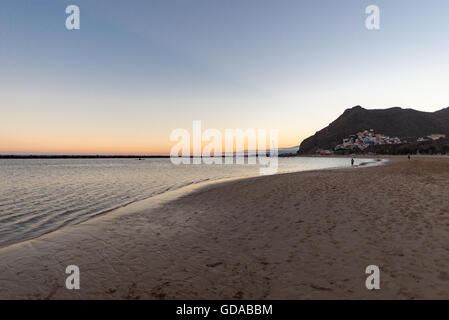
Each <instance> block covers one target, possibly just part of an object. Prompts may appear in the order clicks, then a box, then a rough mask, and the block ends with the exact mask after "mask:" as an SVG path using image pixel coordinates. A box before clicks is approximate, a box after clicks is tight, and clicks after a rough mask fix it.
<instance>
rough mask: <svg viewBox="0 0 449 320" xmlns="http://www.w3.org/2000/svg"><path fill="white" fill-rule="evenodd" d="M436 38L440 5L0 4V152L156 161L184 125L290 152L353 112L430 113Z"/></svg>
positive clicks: (443, 0)
mask: <svg viewBox="0 0 449 320" xmlns="http://www.w3.org/2000/svg"><path fill="white" fill-rule="evenodd" d="M71 4H75V5H78V6H79V8H80V11H81V29H80V30H73V31H68V30H67V29H66V28H65V19H66V16H67V15H66V14H65V8H66V6H68V5H71ZM371 4H376V5H378V6H379V7H380V10H381V11H380V12H381V29H380V30H378V31H369V30H367V29H366V28H365V18H366V14H365V8H366V6H368V5H371ZM448 34H449V1H447V0H435V1H432V2H428V1H418V0H416V1H411V0H396V1H386V0H376V1H362V0H341V1H335V0H333V1H332V0H327V1H324V0H318V1H317V0H314V1H312V0H309V1H299V0H291V1H290V0H288V1H287V0H280V1H265V0H226V1H225V0H219V1H218V0H214V1H206V0H202V1H197V0H177V1H173V0H160V1H159V0H158V1H154V0H150V1H130V0H128V1H106V0H95V1H86V0H71V1H65V0H59V1H54V0H53V1H50V0H38V1H25V0H2V1H1V3H0V112H1V117H0V153H1V154H13V153H14V154H16V153H17V154H19V153H20V154H21V153H35V154H42V153H45V154H58V153H63V154H168V153H169V150H170V147H171V146H172V145H173V143H172V142H170V141H169V136H170V133H171V132H172V130H174V129H176V128H185V129H188V130H191V128H192V121H193V120H201V121H202V123H203V126H204V128H217V129H220V130H224V129H225V128H240V129H243V130H245V129H247V128H266V129H270V128H274V129H279V138H280V141H279V145H280V147H289V146H293V145H298V144H299V142H300V141H301V140H302V139H304V138H306V137H308V136H309V135H311V134H313V133H315V131H317V130H319V129H321V128H322V127H324V126H326V125H328V124H329V123H330V122H331V121H333V120H334V119H335V118H336V117H338V116H339V115H340V114H341V113H342V112H343V111H344V109H346V108H349V107H352V106H355V105H362V106H364V107H366V108H387V107H393V106H401V107H407V108H415V109H418V110H422V111H435V110H438V109H441V108H444V107H447V106H449V90H448V82H447V79H448V74H449V54H448V53H449V41H448V37H447V35H448Z"/></svg>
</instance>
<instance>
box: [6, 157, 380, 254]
mask: <svg viewBox="0 0 449 320" xmlns="http://www.w3.org/2000/svg"><path fill="white" fill-rule="evenodd" d="M317 158H320V157H317ZM328 158H333V157H328ZM335 158H341V157H339V156H336V157H335ZM354 158H357V157H354ZM358 159H365V160H367V162H363V163H360V164H358V165H355V166H354V167H349V168H346V167H328V168H323V169H310V170H303V171H286V172H279V173H275V174H270V175H279V174H289V173H295V172H307V171H319V170H341V169H356V168H358V167H361V166H365V165H368V166H373V165H382V164H383V163H384V162H385V161H388V160H387V159H380V158H366V157H358ZM259 176H260V175H246V176H237V177H228V178H220V179H215V180H210V179H206V180H204V181H200V182H194V183H190V184H187V185H184V186H181V187H178V188H175V189H171V188H169V189H167V190H166V191H163V192H161V193H158V194H153V195H150V196H148V197H147V198H144V199H140V200H135V201H132V202H128V203H123V204H118V205H116V206H115V207H113V208H110V209H106V210H103V211H99V212H96V213H93V214H92V215H91V216H90V217H89V218H88V219H87V220H85V221H82V222H79V223H76V224H72V225H68V226H64V227H62V228H60V229H56V230H50V231H48V232H46V233H43V234H41V235H39V236H37V237H34V238H29V239H24V240H22V241H19V242H14V243H10V244H6V245H1V246H0V250H1V249H4V248H8V247H10V246H14V245H20V244H22V243H25V242H27V241H32V240H35V239H39V238H41V237H44V236H48V235H51V234H53V233H57V232H61V231H63V230H64V229H65V228H70V227H72V228H73V227H77V226H79V225H82V224H83V223H87V222H90V221H93V220H96V219H101V218H103V217H105V216H110V215H112V216H113V215H115V214H116V211H118V214H132V213H134V212H136V211H142V210H150V209H154V208H155V207H157V206H160V205H162V204H163V203H167V202H169V201H173V200H176V199H177V198H179V197H181V196H183V195H187V194H189V193H192V192H195V191H198V190H200V189H202V188H207V187H210V186H213V185H214V184H222V183H226V182H229V181H238V180H244V179H252V178H257V177H259Z"/></svg>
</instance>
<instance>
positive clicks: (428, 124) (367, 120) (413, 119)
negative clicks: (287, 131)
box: [299, 106, 449, 154]
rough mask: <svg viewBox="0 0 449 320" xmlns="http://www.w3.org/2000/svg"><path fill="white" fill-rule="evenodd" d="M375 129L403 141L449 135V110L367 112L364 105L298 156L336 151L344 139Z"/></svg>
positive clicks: (322, 132)
mask: <svg viewBox="0 0 449 320" xmlns="http://www.w3.org/2000/svg"><path fill="white" fill-rule="evenodd" d="M367 129H374V131H375V132H377V133H382V134H385V135H388V136H397V137H400V138H407V137H423V136H427V135H430V134H433V133H441V134H446V135H447V136H449V107H448V108H445V109H442V110H439V111H436V112H422V111H417V110H413V109H402V108H399V107H395V108H390V109H373V110H367V109H364V108H362V107H361V106H356V107H353V108H350V109H347V110H346V111H345V112H344V113H343V114H342V115H341V116H340V117H338V118H337V119H336V120H335V121H334V122H332V123H331V124H329V125H328V126H327V127H326V128H324V129H322V130H320V131H318V132H317V133H315V134H314V135H313V136H311V137H309V138H307V139H305V140H304V141H303V142H302V143H301V145H300V148H299V153H302V154H308V153H314V152H315V151H316V150H317V149H330V150H331V149H333V148H334V147H335V146H336V145H337V144H339V143H341V141H342V139H343V138H347V137H348V136H349V135H351V134H355V133H357V132H360V131H363V130H367Z"/></svg>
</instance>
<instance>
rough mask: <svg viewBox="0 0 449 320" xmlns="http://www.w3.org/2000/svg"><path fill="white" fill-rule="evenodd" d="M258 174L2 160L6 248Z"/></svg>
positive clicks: (325, 163) (305, 165)
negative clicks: (176, 193)
mask: <svg viewBox="0 0 449 320" xmlns="http://www.w3.org/2000/svg"><path fill="white" fill-rule="evenodd" d="M360 161H362V160H361V159H357V160H356V162H360ZM347 166H350V160H349V159H343V158H279V170H278V172H279V173H281V172H289V171H304V170H313V169H324V168H331V167H347ZM258 174H259V167H258V165H248V164H246V165H205V164H201V165H179V166H177V165H173V164H172V163H171V162H170V160H169V159H146V160H145V161H137V160H135V159H63V160H60V159H49V160H39V159H23V160H22V159H14V160H9V159H3V160H2V159H0V247H4V246H7V245H9V244H12V243H17V242H20V241H23V240H27V239H31V238H35V237H38V236H40V235H42V234H45V233H48V232H50V231H54V230H57V229H59V228H62V227H64V226H67V225H72V224H76V223H80V222H82V221H85V220H87V219H89V218H91V217H93V216H95V215H98V214H102V213H105V212H107V211H109V210H111V209H114V208H118V207H121V206H123V205H126V204H129V203H131V202H135V201H139V200H143V199H146V198H149V197H151V196H154V195H156V194H161V193H164V192H166V191H169V190H173V189H177V188H180V187H183V186H186V185H189V184H194V183H199V182H203V181H207V180H218V179H222V178H230V177H241V176H256V175H258ZM106 214H107V213H106Z"/></svg>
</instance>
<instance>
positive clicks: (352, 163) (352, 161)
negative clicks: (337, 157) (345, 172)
mask: <svg viewBox="0 0 449 320" xmlns="http://www.w3.org/2000/svg"><path fill="white" fill-rule="evenodd" d="M353 165H354V158H352V159H351V166H353Z"/></svg>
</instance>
